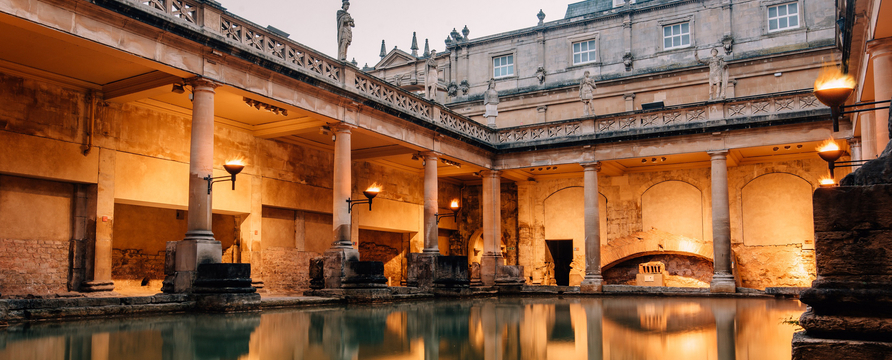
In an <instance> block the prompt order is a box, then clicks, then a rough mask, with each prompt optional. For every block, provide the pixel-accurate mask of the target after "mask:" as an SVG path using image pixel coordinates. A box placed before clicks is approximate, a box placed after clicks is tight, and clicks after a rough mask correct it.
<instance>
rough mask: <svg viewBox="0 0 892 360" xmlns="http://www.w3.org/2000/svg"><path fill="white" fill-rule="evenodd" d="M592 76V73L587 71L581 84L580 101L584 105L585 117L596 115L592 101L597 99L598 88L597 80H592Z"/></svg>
mask: <svg viewBox="0 0 892 360" xmlns="http://www.w3.org/2000/svg"><path fill="white" fill-rule="evenodd" d="M590 75H591V73H589V72H588V70H586V71H585V74H584V76H583V78H582V81H581V82H580V83H579V99H580V100H582V104H583V105H584V109H583V114H584V115H585V116H591V115H595V105H594V103H593V102H592V99H594V97H595V89H596V88H597V86H595V79H592V78H591V76H590Z"/></svg>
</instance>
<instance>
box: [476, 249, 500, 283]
mask: <svg viewBox="0 0 892 360" xmlns="http://www.w3.org/2000/svg"><path fill="white" fill-rule="evenodd" d="M502 263H503V260H502V256H501V255H483V256H482V257H481V258H480V281H481V282H482V283H483V285H484V286H493V285H495V284H496V270H497V267H498V266H499V265H502Z"/></svg>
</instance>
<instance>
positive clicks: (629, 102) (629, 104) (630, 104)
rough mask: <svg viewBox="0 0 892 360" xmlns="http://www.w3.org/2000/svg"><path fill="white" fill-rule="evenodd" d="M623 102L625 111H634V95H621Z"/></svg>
mask: <svg viewBox="0 0 892 360" xmlns="http://www.w3.org/2000/svg"><path fill="white" fill-rule="evenodd" d="M623 100H624V101H625V103H626V111H633V110H635V93H628V94H623Z"/></svg>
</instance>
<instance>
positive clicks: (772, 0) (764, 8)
mask: <svg viewBox="0 0 892 360" xmlns="http://www.w3.org/2000/svg"><path fill="white" fill-rule="evenodd" d="M792 3H796V8H797V11H798V16H799V19H798V20H799V26H798V27H787V28H784V29H778V30H770V29H769V23H768V8H771V7H775V6H779V5H787V4H792ZM759 10H760V11H761V16H762V23H761V25H760V26H759V28H760V29H761V31H762V36H766V37H774V36H784V35H786V34H789V33H797V32H804V31H807V30H808V18H807V17H806V15H807V12H808V9H806V7H805V4H804V2H803V1H802V0H761V1H760V2H759Z"/></svg>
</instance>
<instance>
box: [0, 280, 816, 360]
mask: <svg viewBox="0 0 892 360" xmlns="http://www.w3.org/2000/svg"><path fill="white" fill-rule="evenodd" d="M802 311H804V306H803V305H802V304H800V303H799V302H798V301H793V300H774V299H714V298H711V299H707V298H636V297H584V296H581V297H567V298H563V299H561V298H557V297H552V298H502V299H496V298H491V299H459V300H436V301H433V300H429V301H413V302H398V303H391V304H369V305H356V304H351V305H345V306H341V305H338V306H328V307H312V308H301V309H289V310H268V311H265V312H263V313H262V314H237V315H221V314H213V315H210V314H209V315H190V314H176V315H169V316H161V317H146V318H138V319H132V320H129V319H104V320H91V321H81V322H66V323H57V324H52V323H51V324H46V323H37V324H31V325H28V326H25V325H16V324H13V325H12V326H10V327H9V328H8V329H7V330H5V331H0V360H6V359H16V360H28V359H48V358H51V359H72V360H79V359H90V360H94V359H95V360H106V359H170V360H179V359H244V360H251V359H311V360H327V359H332V360H342V359H350V360H352V359H376V360H403V359H418V360H421V359H442V360H446V359H449V360H452V359H455V360H458V359H485V360H497V359H553V360H554V359H557V360H571V359H593V360H602V359H605V360H606V359H720V360H731V359H765V360H780V359H784V360H787V359H789V358H790V349H791V348H790V340H791V339H792V335H793V332H794V328H793V327H792V326H790V325H786V324H783V323H782V322H781V321H782V320H783V319H787V318H791V317H798V316H799V314H801V313H802Z"/></svg>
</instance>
